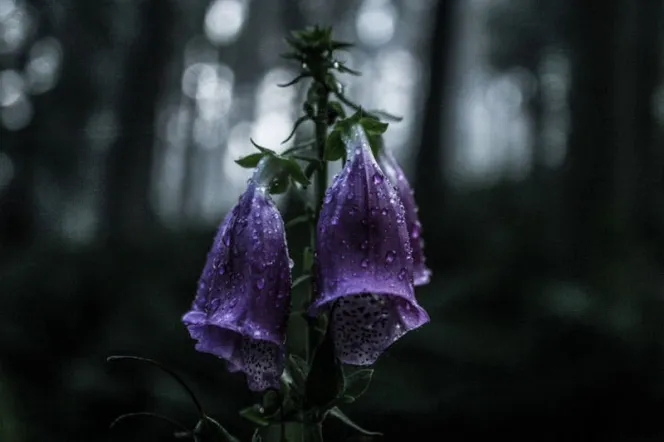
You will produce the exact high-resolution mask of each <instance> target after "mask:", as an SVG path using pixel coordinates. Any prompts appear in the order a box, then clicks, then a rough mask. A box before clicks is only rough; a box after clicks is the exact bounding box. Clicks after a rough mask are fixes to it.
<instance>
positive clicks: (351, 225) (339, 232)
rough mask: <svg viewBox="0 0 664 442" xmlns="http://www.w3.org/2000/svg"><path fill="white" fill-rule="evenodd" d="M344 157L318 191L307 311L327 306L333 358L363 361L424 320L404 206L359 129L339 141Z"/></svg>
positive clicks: (316, 311)
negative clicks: (312, 289)
mask: <svg viewBox="0 0 664 442" xmlns="http://www.w3.org/2000/svg"><path fill="white" fill-rule="evenodd" d="M346 148H347V161H346V164H345V165H344V167H343V169H342V170H341V172H340V173H339V174H338V175H337V176H336V177H335V179H334V182H333V183H332V185H331V186H330V187H329V189H328V190H327V192H326V195H325V200H324V204H323V209H322V211H321V214H320V219H319V222H318V236H317V245H316V247H317V250H316V278H317V280H316V284H317V290H318V297H317V299H316V300H315V301H314V303H313V304H312V305H311V307H310V308H309V314H310V315H312V316H315V315H317V314H319V313H320V312H321V311H322V310H330V313H331V315H330V326H331V331H332V333H333V340H334V343H335V348H336V353H337V356H338V358H339V359H340V360H341V362H343V363H346V364H352V365H371V364H373V363H374V362H375V361H376V359H377V358H378V356H380V354H381V353H382V352H383V351H385V350H386V349H387V348H388V347H389V346H390V345H391V344H392V343H394V342H395V341H396V340H397V339H399V338H400V337H401V336H403V335H404V334H405V333H406V332H408V331H409V330H412V329H414V328H417V327H419V326H421V325H423V324H425V323H426V322H428V321H429V315H428V314H427V313H426V311H424V309H423V308H422V307H420V305H419V304H418V303H417V301H416V300H415V295H414V289H413V258H412V255H411V246H410V240H409V234H408V229H407V226H406V218H405V214H404V207H403V204H402V203H401V200H400V199H399V195H398V194H397V192H396V189H395V188H394V187H393V186H392V185H391V184H390V182H389V181H388V180H387V179H386V178H385V175H384V174H383V172H382V170H381V169H380V167H379V166H378V164H377V163H376V160H375V159H374V156H373V154H372V152H371V149H370V147H369V144H368V141H367V138H366V136H365V134H364V131H363V130H362V128H361V127H360V126H355V127H354V128H353V130H352V132H351V135H350V136H349V137H348V138H347V140H346Z"/></svg>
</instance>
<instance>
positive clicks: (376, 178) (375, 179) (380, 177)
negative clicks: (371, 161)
mask: <svg viewBox="0 0 664 442" xmlns="http://www.w3.org/2000/svg"><path fill="white" fill-rule="evenodd" d="M373 182H374V184H380V183H382V182H383V175H381V174H380V173H378V172H376V173H375V174H374V176H373Z"/></svg>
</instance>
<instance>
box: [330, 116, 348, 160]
mask: <svg viewBox="0 0 664 442" xmlns="http://www.w3.org/2000/svg"><path fill="white" fill-rule="evenodd" d="M337 126H338V125H337ZM341 134H342V131H341V129H338V128H335V129H334V130H333V131H332V132H331V133H330V135H328V137H327V143H326V144H325V160H326V161H337V160H338V159H340V158H341V157H342V156H343V154H344V151H345V149H346V147H345V146H344V143H343V141H342V137H341Z"/></svg>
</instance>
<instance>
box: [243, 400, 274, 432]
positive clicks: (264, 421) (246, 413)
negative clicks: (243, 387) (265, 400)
mask: <svg viewBox="0 0 664 442" xmlns="http://www.w3.org/2000/svg"><path fill="white" fill-rule="evenodd" d="M240 416H242V417H243V418H245V419H247V420H249V421H251V422H253V423H255V424H256V425H260V426H261V427H265V426H267V425H269V424H270V419H269V417H268V416H266V415H265V410H264V409H263V407H261V406H260V405H258V404H256V405H252V406H251V407H247V408H243V409H242V410H240Z"/></svg>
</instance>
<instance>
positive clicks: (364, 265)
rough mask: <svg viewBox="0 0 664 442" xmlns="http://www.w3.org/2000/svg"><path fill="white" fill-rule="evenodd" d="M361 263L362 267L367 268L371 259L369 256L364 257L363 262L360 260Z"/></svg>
mask: <svg viewBox="0 0 664 442" xmlns="http://www.w3.org/2000/svg"><path fill="white" fill-rule="evenodd" d="M360 265H361V266H362V268H365V269H366V268H367V267H369V260H368V259H367V258H364V259H363V260H362V262H360Z"/></svg>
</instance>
